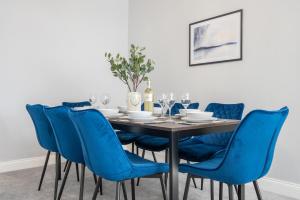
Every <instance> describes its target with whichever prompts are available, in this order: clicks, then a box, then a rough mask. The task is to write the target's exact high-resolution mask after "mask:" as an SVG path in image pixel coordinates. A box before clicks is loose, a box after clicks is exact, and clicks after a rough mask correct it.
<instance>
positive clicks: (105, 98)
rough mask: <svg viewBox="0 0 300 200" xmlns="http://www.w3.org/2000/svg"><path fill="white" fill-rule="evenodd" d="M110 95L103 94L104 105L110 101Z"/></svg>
mask: <svg viewBox="0 0 300 200" xmlns="http://www.w3.org/2000/svg"><path fill="white" fill-rule="evenodd" d="M110 99H111V97H110V95H109V94H107V93H104V94H102V95H101V103H102V104H103V106H104V107H106V105H108V104H109V103H110Z"/></svg>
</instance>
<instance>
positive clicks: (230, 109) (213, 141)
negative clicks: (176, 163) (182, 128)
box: [178, 103, 244, 199]
mask: <svg viewBox="0 0 300 200" xmlns="http://www.w3.org/2000/svg"><path fill="white" fill-rule="evenodd" d="M205 111H206V112H213V113H214V114H213V116H214V117H217V118H219V119H235V120H240V119H241V118H242V115H243V111H244V104H243V103H237V104H221V103H210V104H208V106H207V107H206V109H205ZM231 134H232V132H227V133H216V134H209V135H202V136H197V137H193V138H191V139H189V140H186V141H183V142H181V143H180V144H179V152H178V153H179V158H180V159H184V160H187V161H188V162H190V161H193V162H201V161H203V160H207V159H208V158H210V157H211V156H212V155H214V154H215V153H216V152H218V151H220V150H222V149H224V148H225V147H226V145H227V144H228V141H229V139H230V137H231ZM195 178H197V177H192V180H193V183H194V185H195V187H196V181H195ZM200 178H201V189H203V183H204V179H203V178H202V177H200ZM210 185H211V190H212V193H211V194H212V195H213V194H214V193H213V189H214V182H213V181H212V180H211V183H210ZM212 199H213V197H212Z"/></svg>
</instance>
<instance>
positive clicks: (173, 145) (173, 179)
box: [169, 133, 179, 200]
mask: <svg viewBox="0 0 300 200" xmlns="http://www.w3.org/2000/svg"><path fill="white" fill-rule="evenodd" d="M178 163H179V160H178V135H177V133H172V134H171V136H170V148H169V166H170V179H169V181H170V182H169V199H170V200H178V199H179V196H178V189H179V188H178Z"/></svg>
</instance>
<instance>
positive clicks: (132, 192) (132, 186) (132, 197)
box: [131, 179, 135, 200]
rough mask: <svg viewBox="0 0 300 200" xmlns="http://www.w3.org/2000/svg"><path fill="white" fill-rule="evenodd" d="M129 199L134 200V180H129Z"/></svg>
mask: <svg viewBox="0 0 300 200" xmlns="http://www.w3.org/2000/svg"><path fill="white" fill-rule="evenodd" d="M131 199H132V200H135V183H134V179H131Z"/></svg>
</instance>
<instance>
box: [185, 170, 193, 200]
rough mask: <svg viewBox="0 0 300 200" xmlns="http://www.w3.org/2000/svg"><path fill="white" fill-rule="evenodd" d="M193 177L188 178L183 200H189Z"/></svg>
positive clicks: (188, 176)
mask: <svg viewBox="0 0 300 200" xmlns="http://www.w3.org/2000/svg"><path fill="white" fill-rule="evenodd" d="M191 177H192V176H191V175H190V174H188V175H187V178H186V183H185V188H184V194H183V200H187V197H188V194H189V189H190V183H191Z"/></svg>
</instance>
